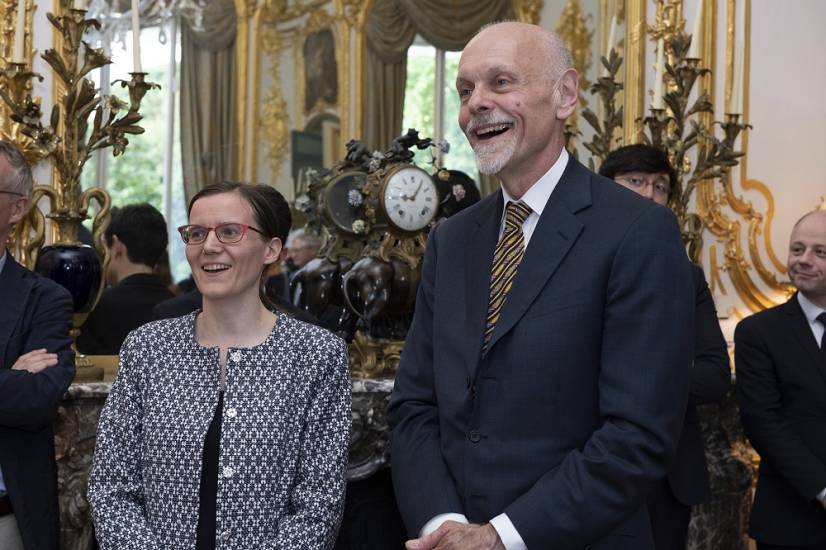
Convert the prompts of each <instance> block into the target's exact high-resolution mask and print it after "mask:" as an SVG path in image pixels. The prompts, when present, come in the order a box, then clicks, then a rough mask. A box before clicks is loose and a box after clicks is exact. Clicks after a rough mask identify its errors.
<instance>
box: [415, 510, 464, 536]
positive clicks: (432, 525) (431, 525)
mask: <svg viewBox="0 0 826 550" xmlns="http://www.w3.org/2000/svg"><path fill="white" fill-rule="evenodd" d="M446 521H455V522H457V523H470V522H469V521H468V520H467V518H466V517H465V515H464V514H457V513H455V512H451V513H448V514H439V515H438V516H436V517H434V518H433V519H431V520H430V521H428V522H427V523H425V524H424V527H422V530H421V531H419V538H422V537H426V536H427V535H429V534H430V533H432V532H433V531H435V530H436V529H438V528H439V527H440V526H441V525H442V524H443V523H444V522H446Z"/></svg>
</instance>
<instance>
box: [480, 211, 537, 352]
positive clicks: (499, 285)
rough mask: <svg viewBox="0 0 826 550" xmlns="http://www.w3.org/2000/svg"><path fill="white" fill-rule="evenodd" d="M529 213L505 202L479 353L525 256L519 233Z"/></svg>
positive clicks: (522, 240) (484, 346) (496, 319)
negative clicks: (503, 220) (503, 224)
mask: <svg viewBox="0 0 826 550" xmlns="http://www.w3.org/2000/svg"><path fill="white" fill-rule="evenodd" d="M531 212H532V210H531V207H530V206H528V205H527V204H525V203H524V202H522V201H519V202H509V203H508V205H507V207H506V208H505V230H504V231H503V232H502V237H501V238H500V239H499V242H498V243H497V244H496V250H495V251H494V253H493V267H492V268H491V273H490V299H489V300H488V319H487V324H486V325H485V336H484V340H483V344H482V353H483V354H484V353H485V352H486V351H487V347H488V343H489V342H490V337H491V335H492V334H493V329H494V327H495V326H496V322H497V321H498V320H499V315H500V314H501V313H502V306H504V305H505V298H507V296H508V292H510V289H511V285H513V278H514V277H515V276H516V269H517V268H518V267H519V263H520V262H521V261H522V256H524V255H525V236H524V235H523V234H522V224H523V223H525V220H526V219H528V216H530V214H531Z"/></svg>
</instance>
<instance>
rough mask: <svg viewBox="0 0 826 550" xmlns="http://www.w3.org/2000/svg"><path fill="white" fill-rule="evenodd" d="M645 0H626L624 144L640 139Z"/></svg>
mask: <svg viewBox="0 0 826 550" xmlns="http://www.w3.org/2000/svg"><path fill="white" fill-rule="evenodd" d="M646 4H647V2H646V0H626V3H625V9H626V30H625V51H626V54H627V55H626V56H625V89H626V92H625V116H624V122H623V135H624V138H625V144H626V145H628V144H631V143H639V142H640V141H642V124H641V121H642V117H643V116H645V111H644V106H645V96H644V93H645V30H646V23H645V17H646V15H645V9H646Z"/></svg>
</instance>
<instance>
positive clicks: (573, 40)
mask: <svg viewBox="0 0 826 550" xmlns="http://www.w3.org/2000/svg"><path fill="white" fill-rule="evenodd" d="M589 21H590V22H591V27H592V28H591V30H589V29H588V22H589ZM556 32H557V33H558V34H559V36H561V37H562V40H564V41H565V45H566V46H567V47H568V50H570V52H571V57H572V58H573V60H574V67H576V68H577V71H579V90H580V94H579V106H578V107H577V110H576V112H574V114H573V116H572V117H571V118H570V119H569V121H568V124H569V126H570V128H572V129H573V130H574V131H576V130H577V128H578V127H579V109H581V108H582V107H585V106H587V105H588V99H587V98H586V96H585V93H586V92H587V91H588V89H589V88H590V87H591V81H590V80H588V77H587V74H588V71H589V70H590V69H591V65H592V64H593V51H592V48H591V42H592V41H593V38H594V30H593V15H592V14H588V17H587V18H586V17H585V16H584V15H583V13H582V2H581V1H580V0H568V1H567V3H566V4H565V7H564V8H563V9H562V14H561V15H560V17H559V21H557V24H556Z"/></svg>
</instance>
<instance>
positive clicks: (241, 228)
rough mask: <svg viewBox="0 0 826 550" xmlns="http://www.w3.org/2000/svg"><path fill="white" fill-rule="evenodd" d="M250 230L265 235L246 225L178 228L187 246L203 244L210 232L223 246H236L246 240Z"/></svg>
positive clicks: (229, 224)
mask: <svg viewBox="0 0 826 550" xmlns="http://www.w3.org/2000/svg"><path fill="white" fill-rule="evenodd" d="M248 229H252V230H253V231H255V232H256V233H259V234H261V235H264V233H262V232H261V230H259V229H256V228H254V227H252V226H250V225H247V224H245V223H222V224H220V225H216V226H215V227H204V226H203V225H182V226H181V227H179V228H178V233H180V234H181V239H183V241H184V243H186V244H201V243H202V242H204V241H205V240H206V238H207V235H209V232H210V231H215V237H216V238H217V239H218V241H219V242H222V243H223V244H234V243H237V242H238V241H240V240H241V239H243V238H244V235H245V234H246V233H247V230H248Z"/></svg>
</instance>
